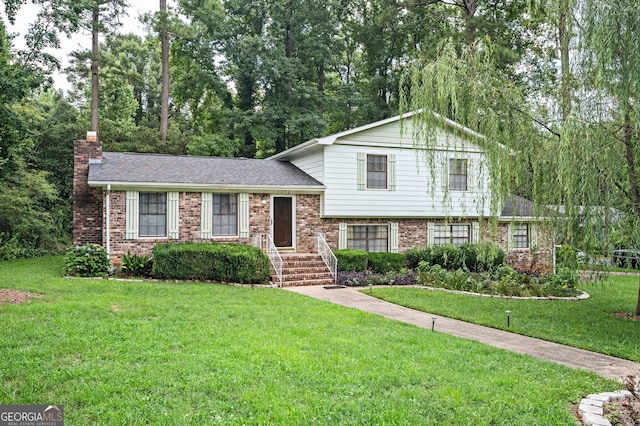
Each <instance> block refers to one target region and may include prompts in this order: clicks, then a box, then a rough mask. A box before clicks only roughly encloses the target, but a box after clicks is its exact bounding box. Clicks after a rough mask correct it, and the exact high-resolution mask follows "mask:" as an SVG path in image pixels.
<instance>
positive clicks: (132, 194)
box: [125, 191, 139, 240]
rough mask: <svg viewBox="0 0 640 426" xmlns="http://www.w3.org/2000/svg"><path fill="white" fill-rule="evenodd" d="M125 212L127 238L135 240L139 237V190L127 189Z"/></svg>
mask: <svg viewBox="0 0 640 426" xmlns="http://www.w3.org/2000/svg"><path fill="white" fill-rule="evenodd" d="M126 204H127V205H126V213H125V216H126V218H125V220H126V224H125V238H126V239H127V240H135V239H136V238H138V213H139V212H138V191H127V199H126Z"/></svg>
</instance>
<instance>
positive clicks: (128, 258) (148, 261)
mask: <svg viewBox="0 0 640 426" xmlns="http://www.w3.org/2000/svg"><path fill="white" fill-rule="evenodd" d="M152 268H153V257H152V256H151V253H149V254H147V255H143V254H135V253H134V254H131V253H129V252H127V254H125V255H124V256H122V268H121V270H122V272H123V273H124V274H126V275H130V276H134V277H150V276H151V270H152Z"/></svg>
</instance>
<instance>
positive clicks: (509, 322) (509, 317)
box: [505, 311, 511, 328]
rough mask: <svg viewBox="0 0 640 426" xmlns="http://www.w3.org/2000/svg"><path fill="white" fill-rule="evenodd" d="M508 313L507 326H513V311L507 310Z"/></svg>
mask: <svg viewBox="0 0 640 426" xmlns="http://www.w3.org/2000/svg"><path fill="white" fill-rule="evenodd" d="M505 313H506V314H507V328H508V327H511V311H505Z"/></svg>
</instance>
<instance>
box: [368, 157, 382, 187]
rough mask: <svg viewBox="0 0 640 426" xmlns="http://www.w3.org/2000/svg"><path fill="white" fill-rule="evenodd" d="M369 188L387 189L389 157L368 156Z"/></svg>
mask: <svg viewBox="0 0 640 426" xmlns="http://www.w3.org/2000/svg"><path fill="white" fill-rule="evenodd" d="M367 188H370V189H387V156H386V155H373V154H367Z"/></svg>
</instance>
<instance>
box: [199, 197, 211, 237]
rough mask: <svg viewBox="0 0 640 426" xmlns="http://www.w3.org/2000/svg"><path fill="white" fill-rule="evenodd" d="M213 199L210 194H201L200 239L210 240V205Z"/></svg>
mask: <svg viewBox="0 0 640 426" xmlns="http://www.w3.org/2000/svg"><path fill="white" fill-rule="evenodd" d="M212 199H213V197H212V196H211V193H210V192H203V193H202V200H201V203H200V238H202V239H208V238H211V221H212V212H211V203H212Z"/></svg>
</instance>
